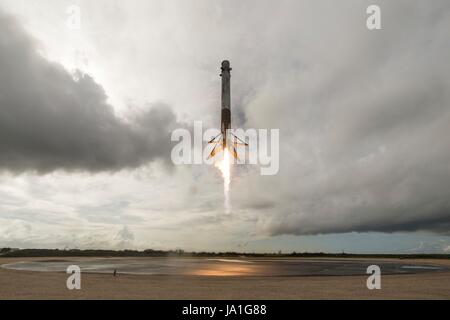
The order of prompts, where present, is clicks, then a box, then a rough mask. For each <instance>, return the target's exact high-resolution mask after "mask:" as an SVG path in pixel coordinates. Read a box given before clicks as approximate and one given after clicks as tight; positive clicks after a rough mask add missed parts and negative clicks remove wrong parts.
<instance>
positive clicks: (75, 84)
mask: <svg viewBox="0 0 450 320" xmlns="http://www.w3.org/2000/svg"><path fill="white" fill-rule="evenodd" d="M106 100H107V97H106V95H105V92H104V91H103V89H102V87H101V86H99V85H98V84H97V83H96V82H95V81H94V80H93V79H92V78H91V77H90V76H88V75H81V74H80V75H78V76H77V79H76V80H75V79H74V77H73V75H71V74H70V73H68V72H67V71H66V70H65V69H64V68H63V67H62V66H61V65H59V64H56V63H52V62H49V61H47V60H46V59H44V58H43V57H42V56H41V55H39V54H38V52H37V51H36V48H35V43H34V42H33V40H32V39H31V38H30V37H29V36H28V35H27V34H26V33H25V32H24V31H23V30H22V28H21V27H20V26H18V24H17V23H16V21H15V20H13V19H12V18H10V17H8V16H5V15H4V14H2V13H1V12H0V170H8V171H13V172H22V171H38V172H49V171H53V170H57V169H63V170H87V171H103V170H117V169H122V168H131V167H137V166H140V165H143V164H145V163H147V162H149V161H152V160H155V159H168V158H169V155H170V143H169V141H170V135H169V134H170V131H171V129H172V128H173V127H174V126H175V125H176V118H175V115H174V113H173V112H172V110H171V109H170V108H169V107H168V106H166V105H163V104H158V105H153V106H151V107H150V108H149V109H148V111H146V112H143V113H142V114H140V115H139V117H136V119H139V120H136V121H133V120H132V121H125V120H122V119H120V118H118V117H117V116H116V115H115V114H114V111H113V109H112V107H111V106H110V105H109V104H108V103H107V102H106Z"/></svg>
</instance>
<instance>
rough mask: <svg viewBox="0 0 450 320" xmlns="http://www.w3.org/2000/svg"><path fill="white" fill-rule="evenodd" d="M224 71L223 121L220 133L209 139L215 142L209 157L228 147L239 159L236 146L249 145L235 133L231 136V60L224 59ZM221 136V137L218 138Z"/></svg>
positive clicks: (222, 74) (212, 142) (222, 75)
mask: <svg viewBox="0 0 450 320" xmlns="http://www.w3.org/2000/svg"><path fill="white" fill-rule="evenodd" d="M221 70H222V73H221V74H220V76H221V77H222V106H221V121H220V134H219V135H218V136H217V137H214V138H212V139H211V141H209V143H211V144H215V146H214V149H213V150H212V151H211V154H210V155H209V158H212V157H214V156H215V155H216V154H217V153H218V152H220V151H222V150H225V149H228V150H229V151H230V152H231V154H232V155H233V156H234V157H235V158H236V159H237V158H238V154H237V151H236V147H237V146H238V145H243V146H248V144H247V143H246V142H244V141H242V140H241V139H239V138H238V137H236V136H235V135H234V134H231V135H232V137H230V136H229V133H228V130H229V129H231V88H230V80H231V70H232V69H231V67H230V61H228V60H225V61H222V67H221ZM219 137H221V139H219V140H216V139H217V138H219Z"/></svg>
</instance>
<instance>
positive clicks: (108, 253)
mask: <svg viewBox="0 0 450 320" xmlns="http://www.w3.org/2000/svg"><path fill="white" fill-rule="evenodd" d="M243 256H245V257H255V258H257V257H304V258H314V257H323V258H399V259H450V254H349V253H323V252H292V253H282V252H278V253H249V252H245V253H243V252H185V251H184V250H171V251H164V250H153V249H147V250H143V251H138V250H79V249H70V250H59V249H13V248H3V249H0V257H243Z"/></svg>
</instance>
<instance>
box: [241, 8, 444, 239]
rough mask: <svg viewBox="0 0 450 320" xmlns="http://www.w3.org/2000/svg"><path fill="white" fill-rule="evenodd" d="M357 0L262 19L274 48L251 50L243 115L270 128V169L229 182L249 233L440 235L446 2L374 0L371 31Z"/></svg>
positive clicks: (281, 11)
mask: <svg viewBox="0 0 450 320" xmlns="http://www.w3.org/2000/svg"><path fill="white" fill-rule="evenodd" d="M324 3H327V5H326V6H325V5H324ZM368 4H370V3H369V2H365V1H355V2H354V1H345V2H342V3H340V4H339V5H337V4H336V5H332V4H331V3H330V2H320V3H319V4H311V3H308V4H307V5H306V4H305V6H306V7H307V8H304V10H300V7H299V6H300V4H299V5H296V4H293V2H289V12H287V10H283V9H280V11H278V14H279V17H280V19H279V20H276V21H273V20H270V21H271V25H272V28H270V30H271V31H272V32H268V31H267V30H266V37H265V38H264V43H267V44H274V43H277V46H276V49H274V48H275V46H274V48H267V47H266V48H264V47H259V50H260V51H261V52H269V53H270V56H271V58H270V59H269V60H267V62H263V63H262V65H264V66H265V67H264V68H266V69H265V70H266V71H267V73H268V75H267V76H265V77H263V78H264V80H263V81H261V82H262V85H260V86H259V87H258V88H256V89H255V90H254V94H253V95H252V96H251V97H249V99H248V103H247V104H246V107H245V112H246V118H247V120H248V121H247V124H246V125H247V126H250V127H257V128H258V127H262V128H280V134H281V136H280V139H281V145H280V150H281V155H280V160H281V165H280V174H279V175H278V176H277V177H258V176H257V175H256V174H254V173H252V172H250V173H249V176H247V177H246V178H243V177H240V178H239V179H240V180H239V182H238V186H237V187H233V188H234V189H233V193H234V196H233V201H234V207H236V206H237V207H245V206H248V204H249V203H251V205H252V207H253V210H251V208H250V212H252V215H253V216H254V217H257V229H258V232H259V233H260V234H268V235H272V236H275V235H282V234H294V235H311V234H325V233H346V232H371V231H380V232H401V231H406V232H409V231H432V232H437V233H444V234H449V232H450V201H449V200H448V199H450V191H449V188H448V187H449V186H450V171H449V166H448V164H449V163H450V148H449V147H448V139H446V138H445V137H448V136H449V135H450V109H449V105H450V94H449V90H448V89H447V88H449V86H450V69H449V64H448V63H447V60H448V56H450V43H449V41H448V37H447V35H446V34H447V31H446V30H448V29H449V28H450V19H449V18H450V4H449V3H448V2H446V1H435V2H433V5H431V6H428V5H427V4H425V3H423V2H420V1H412V2H411V1H396V2H395V3H393V2H382V3H381V9H382V23H383V29H382V30H380V31H368V30H367V29H366V28H365V15H364V12H365V8H366V7H367V5H368ZM328 7H330V8H332V10H325V8H328ZM322 9H323V10H322ZM291 12H292V14H294V13H295V14H297V13H298V14H299V16H298V18H297V20H296V21H298V23H296V26H297V28H296V30H299V31H298V32H294V30H293V29H291V27H292V25H291V23H293V22H292V20H291V19H290V15H291V14H290V13H291ZM311 12H315V13H317V14H316V15H314V16H313V17H314V21H311V19H312V18H311V19H309V18H308V17H307V16H306V15H308V14H310V13H311ZM405 12H407V14H405ZM255 15H256V14H255ZM281 17H283V19H281ZM253 18H254V17H253V16H252V15H249V16H248V19H250V20H251V21H253V20H252V19H253ZM307 23H310V24H311V25H314V26H315V27H314V28H312V27H311V26H310V27H309V28H306V26H305V28H302V26H303V25H304V24H307ZM275 25H276V27H275ZM311 28H312V29H311ZM301 30H310V31H311V32H310V33H307V32H302V31H301ZM264 43H263V44H262V45H264ZM275 50H276V53H274V51H275ZM253 60H254V61H258V58H255V57H253ZM235 68H237V67H236V66H235ZM245 174H247V173H243V174H242V176H244V175H245ZM258 202H259V203H260V206H258V205H257V204H258ZM237 203H238V204H237ZM267 203H270V204H271V205H270V207H268V208H266V209H265V208H264V206H265V204H267Z"/></svg>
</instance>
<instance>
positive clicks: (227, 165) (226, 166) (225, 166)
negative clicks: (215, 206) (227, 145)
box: [215, 149, 231, 214]
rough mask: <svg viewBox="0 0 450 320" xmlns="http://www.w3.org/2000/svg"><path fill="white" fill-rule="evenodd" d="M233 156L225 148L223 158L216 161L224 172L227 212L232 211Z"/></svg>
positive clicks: (217, 165)
mask: <svg viewBox="0 0 450 320" xmlns="http://www.w3.org/2000/svg"><path fill="white" fill-rule="evenodd" d="M230 160H231V157H230V152H229V151H228V150H227V149H225V150H224V152H223V159H222V160H221V161H219V162H216V164H215V166H216V167H217V168H218V169H219V170H220V172H222V177H223V192H224V197H225V203H224V205H225V213H227V214H229V213H230V212H231V205H230V182H231V161H230Z"/></svg>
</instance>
